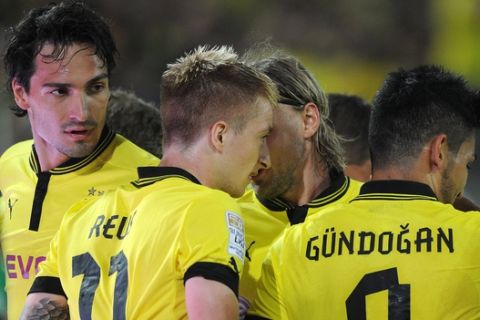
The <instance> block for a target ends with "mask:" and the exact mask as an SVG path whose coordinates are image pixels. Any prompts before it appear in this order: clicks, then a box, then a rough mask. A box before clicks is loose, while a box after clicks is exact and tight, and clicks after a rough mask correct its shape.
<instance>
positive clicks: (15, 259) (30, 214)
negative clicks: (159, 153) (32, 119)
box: [0, 129, 160, 319]
mask: <svg viewBox="0 0 480 320" xmlns="http://www.w3.org/2000/svg"><path fill="white" fill-rule="evenodd" d="M159 162H160V160H159V159H157V158H156V157H155V156H153V155H151V154H150V153H148V152H147V151H144V150H143V149H141V148H140V147H138V146H136V145H135V144H133V143H131V142H130V141H128V140H127V139H125V138H123V137H122V136H119V135H115V134H114V133H112V132H111V131H110V130H108V129H105V130H104V131H103V133H102V136H101V139H100V141H99V143H98V145H97V146H96V148H95V150H94V151H93V152H92V153H91V154H90V155H88V156H87V157H84V158H72V159H70V160H68V161H66V162H65V163H63V164H62V165H60V166H58V167H56V168H54V169H51V170H49V171H43V172H42V171H41V169H40V164H39V161H38V158H37V154H36V151H35V146H34V145H33V142H32V140H29V141H24V142H20V143H18V144H15V145H14V146H12V147H10V148H9V149H8V150H7V151H5V153H4V154H3V155H2V157H1V158H0V190H1V192H2V194H3V201H2V208H1V209H0V211H1V213H2V215H1V217H0V225H1V229H0V241H1V246H2V249H3V258H4V262H5V271H6V291H7V296H8V317H9V319H18V318H19V317H20V313H21V311H22V308H23V306H24V303H25V299H26V296H27V293H28V290H29V289H30V287H31V285H32V283H33V279H34V277H35V273H36V272H37V271H38V266H39V264H40V263H41V262H42V261H44V260H45V256H46V254H47V251H48V248H49V243H50V240H51V239H52V237H53V236H54V234H55V232H56V231H57V230H58V227H59V226H60V222H61V219H62V217H63V215H64V214H65V212H66V211H67V209H68V208H69V207H70V206H71V205H73V204H74V203H75V202H77V201H79V200H82V199H84V198H98V197H99V196H100V195H102V194H103V193H104V192H106V191H108V190H110V189H114V188H116V187H117V186H118V185H120V184H124V183H129V182H130V181H132V180H133V179H135V178H136V175H137V167H138V166H146V165H158V163H159Z"/></svg>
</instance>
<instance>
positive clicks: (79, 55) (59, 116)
mask: <svg viewBox="0 0 480 320" xmlns="http://www.w3.org/2000/svg"><path fill="white" fill-rule="evenodd" d="M53 49H54V48H53V46H52V45H49V44H46V45H44V47H43V48H42V50H41V51H40V53H39V54H38V55H37V57H36V58H35V72H34V73H33V75H32V77H31V78H30V89H29V91H28V92H27V91H26V89H25V88H24V87H23V86H22V85H20V83H18V82H17V81H16V80H15V79H14V80H13V81H12V88H13V93H14V96H15V101H16V103H17V105H18V106H19V107H20V108H22V109H24V110H26V111H27V113H28V118H29V121H30V125H31V128H32V134H33V140H34V143H35V149H36V151H37V154H38V157H39V160H40V165H41V168H42V171H47V170H49V169H52V168H55V167H57V166H58V165H60V164H62V163H63V162H65V161H67V160H68V159H70V158H77V157H84V156H87V155H88V154H90V153H91V152H92V151H93V149H94V148H95V146H96V145H97V143H98V141H99V139H100V135H101V132H102V130H103V127H104V124H105V117H106V110H107V103H108V99H109V97H110V91H109V87H108V85H109V82H108V74H107V69H106V66H105V65H104V63H102V61H101V60H100V59H99V58H98V57H97V56H95V55H94V51H93V49H92V48H91V47H88V46H87V45H84V44H73V45H71V46H69V47H67V48H66V51H65V55H64V57H63V59H59V60H53V59H51V58H49V55H50V54H51V53H52V51H53Z"/></svg>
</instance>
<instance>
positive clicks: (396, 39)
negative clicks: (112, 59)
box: [0, 0, 480, 202]
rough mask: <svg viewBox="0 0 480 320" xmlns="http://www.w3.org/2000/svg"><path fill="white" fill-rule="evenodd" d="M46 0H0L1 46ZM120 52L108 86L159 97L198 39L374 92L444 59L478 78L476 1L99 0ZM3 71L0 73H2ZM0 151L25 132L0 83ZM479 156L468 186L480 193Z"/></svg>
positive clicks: (364, 93)
mask: <svg viewBox="0 0 480 320" xmlns="http://www.w3.org/2000/svg"><path fill="white" fill-rule="evenodd" d="M49 2H51V1H50V0H45V1H43V0H0V45H1V47H2V48H4V47H5V43H6V35H5V30H6V29H7V28H8V26H10V25H13V24H15V23H17V21H18V19H19V18H20V17H21V16H22V15H23V13H24V12H26V11H28V10H29V9H30V8H32V7H33V6H39V5H43V4H47V3H49ZM86 2H87V3H89V4H90V5H91V7H93V8H94V9H95V10H97V11H98V12H100V13H101V14H102V15H104V16H105V17H107V18H108V19H109V20H110V21H111V26H112V29H113V32H114V35H115V38H116V40H117V44H118V47H119V51H120V57H119V61H118V66H117V69H116V70H115V71H114V75H113V79H112V80H113V81H112V84H113V87H123V88H126V89H130V90H133V91H134V92H136V93H137V94H138V95H139V96H141V97H143V98H144V99H146V100H150V101H153V102H155V103H156V104H158V103H159V98H158V95H159V92H158V91H159V90H158V88H159V80H160V77H161V74H162V72H163V71H164V69H165V66H166V64H167V63H169V62H172V61H174V60H175V59H176V58H177V57H179V56H180V55H182V54H183V52H185V51H189V50H191V49H192V48H194V47H196V46H197V45H199V44H211V45H215V44H228V45H233V46H234V47H235V48H236V49H237V51H239V52H243V51H244V50H245V49H247V48H248V47H249V46H251V45H252V44H254V43H255V42H257V41H264V40H266V39H269V40H271V41H272V43H274V44H276V45H279V46H280V47H282V48H284V49H285V50H287V51H289V52H290V53H292V54H294V55H296V56H298V57H299V58H300V59H301V61H302V62H303V63H304V64H305V65H306V66H307V67H308V68H310V70H311V71H312V72H313V74H314V75H315V76H316V78H317V80H318V81H319V83H320V84H321V86H322V87H323V88H324V89H325V91H327V92H343V93H350V94H357V95H360V96H361V97H363V98H365V99H367V100H371V99H372V97H373V96H374V95H375V92H376V90H377V89H378V88H379V86H380V85H381V82H382V80H383V79H384V77H385V75H386V73H388V72H389V71H393V70H395V69H396V68H398V67H400V66H402V67H407V68H408V67H413V66H416V65H419V64H423V63H435V64H441V65H444V66H445V67H447V68H448V69H450V70H452V71H454V72H457V73H461V74H463V75H464V76H465V78H466V79H467V80H469V82H470V83H471V84H472V86H474V87H478V86H479V85H480V42H478V41H477V39H476V38H477V35H479V34H480V19H479V17H480V0H458V1H451V0H401V1H400V0H396V1H394V0H336V1H330V0H280V1H275V0H262V1H254V0H196V1H188V0H180V1H178V0H177V1H171V0H157V1H151V0H136V1H130V0H96V1H86ZM2 72H3V70H1V71H0V80H1V81H2V83H4V82H5V76H4V74H3V73H2ZM0 103H1V104H2V106H3V107H2V108H0V134H1V136H0V153H1V152H3V151H4V150H5V149H6V148H7V147H8V146H9V145H11V144H12V143H14V142H16V141H19V140H22V139H25V138H29V137H30V132H29V127H28V123H27V122H26V119H17V118H15V117H14V116H13V115H11V113H10V111H9V110H8V108H7V107H8V105H9V104H11V103H12V101H11V100H10V98H9V97H8V96H7V94H6V92H5V90H4V89H3V88H2V91H0ZM478 167H479V165H478V164H477V165H475V166H474V169H472V171H471V174H472V177H471V179H470V181H469V185H468V192H469V194H471V195H472V196H473V197H474V198H475V199H479V200H477V201H479V202H480V190H479V189H480V188H478V187H476V185H475V182H476V181H478V177H479V176H480V174H478V172H480V169H479V168H478Z"/></svg>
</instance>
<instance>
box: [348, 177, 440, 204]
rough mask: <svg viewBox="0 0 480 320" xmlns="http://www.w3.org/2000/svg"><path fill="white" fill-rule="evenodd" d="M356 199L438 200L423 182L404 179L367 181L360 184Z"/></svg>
mask: <svg viewBox="0 0 480 320" xmlns="http://www.w3.org/2000/svg"><path fill="white" fill-rule="evenodd" d="M356 200H429V201H438V199H437V197H436V196H435V193H434V192H433V191H432V189H431V188H430V187H429V186H428V185H426V184H423V183H419V182H414V181H405V180H378V181H369V182H366V183H365V184H364V185H362V187H361V189H360V195H359V196H357V197H355V198H354V199H353V200H352V201H356Z"/></svg>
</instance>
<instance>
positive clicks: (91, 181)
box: [0, 2, 159, 319]
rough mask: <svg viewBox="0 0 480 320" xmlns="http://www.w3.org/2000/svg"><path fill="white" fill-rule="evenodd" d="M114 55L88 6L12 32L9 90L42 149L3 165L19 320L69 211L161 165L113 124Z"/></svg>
mask: <svg viewBox="0 0 480 320" xmlns="http://www.w3.org/2000/svg"><path fill="white" fill-rule="evenodd" d="M115 52H116V49H115V44H114V42H113V39H112V36H111V34H110V31H109V28H108V26H107V24H106V23H105V22H104V21H103V19H102V18H100V17H99V16H98V15H97V14H96V13H95V12H93V11H91V10H90V9H88V8H87V7H85V6H84V5H83V4H82V3H80V2H76V3H69V4H59V5H51V6H47V7H42V8H38V9H34V10H32V11H31V12H30V13H29V14H28V15H27V16H26V17H25V18H24V19H23V20H22V21H21V22H20V23H19V24H18V25H17V26H16V27H15V28H13V29H12V35H11V38H10V41H9V44H8V47H7V48H6V52H5V55H4V63H5V66H6V74H7V76H8V79H9V81H8V82H9V87H8V89H10V91H12V93H13V97H14V99H15V102H16V106H15V107H13V111H14V112H15V114H17V115H19V116H24V115H28V119H29V121H30V124H31V129H32V134H33V141H32V140H28V141H24V142H20V143H18V144H16V145H14V146H12V147H10V148H9V149H8V150H7V151H5V153H4V154H3V155H2V157H1V158H0V191H1V193H2V194H3V201H2V203H3V207H2V208H1V209H0V212H2V215H1V218H0V225H1V231H0V238H1V239H0V240H1V245H2V249H3V258H4V262H5V271H6V290H7V295H8V317H9V318H10V319H18V318H19V316H20V313H21V311H22V307H23V305H24V303H25V299H26V295H27V293H28V290H29V289H30V287H31V285H32V283H33V280H34V277H35V273H36V272H37V270H38V267H39V264H40V263H41V262H42V261H44V260H45V256H46V254H47V251H48V248H49V243H50V240H51V239H52V237H53V235H54V234H55V232H56V231H57V230H58V227H59V226H60V222H61V219H62V217H63V215H64V214H65V212H66V210H67V209H68V208H69V207H70V206H71V205H72V204H74V203H75V202H77V201H79V200H81V199H83V198H87V197H90V198H96V197H98V196H99V195H101V194H103V193H104V192H106V191H107V190H110V189H113V188H115V187H116V186H118V185H119V184H122V183H127V182H128V181H130V180H132V179H134V178H135V177H136V167H138V166H141V165H157V164H158V163H159V160H158V159H157V158H156V157H154V156H153V155H151V154H149V153H148V152H146V151H144V150H142V149H140V148H139V147H137V146H136V145H134V144H133V143H131V142H129V141H128V140H126V139H124V138H123V137H121V136H118V135H115V134H114V133H113V132H111V131H110V130H109V129H108V128H106V127H105V125H104V124H105V114H106V108H107V102H108V99H109V96H110V91H109V77H110V74H111V72H112V69H113V67H114V65H115V60H114V56H115Z"/></svg>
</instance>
